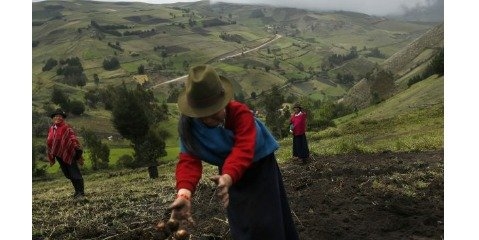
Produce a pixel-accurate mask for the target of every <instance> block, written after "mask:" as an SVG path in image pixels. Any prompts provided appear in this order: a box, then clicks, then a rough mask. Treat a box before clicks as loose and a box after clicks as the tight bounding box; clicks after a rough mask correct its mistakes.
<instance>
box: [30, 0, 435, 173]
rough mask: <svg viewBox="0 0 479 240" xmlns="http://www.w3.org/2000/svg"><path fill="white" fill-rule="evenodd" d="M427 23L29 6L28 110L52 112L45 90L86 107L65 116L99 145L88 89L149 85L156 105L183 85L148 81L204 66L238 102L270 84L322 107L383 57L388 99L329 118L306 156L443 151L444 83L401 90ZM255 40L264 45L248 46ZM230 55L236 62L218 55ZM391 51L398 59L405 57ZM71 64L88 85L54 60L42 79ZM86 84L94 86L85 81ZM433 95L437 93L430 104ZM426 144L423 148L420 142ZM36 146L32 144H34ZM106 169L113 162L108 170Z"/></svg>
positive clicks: (183, 8)
mask: <svg viewBox="0 0 479 240" xmlns="http://www.w3.org/2000/svg"><path fill="white" fill-rule="evenodd" d="M436 25H437V23H418V22H401V21H398V20H392V19H387V18H383V17H375V16H369V15H366V14H358V13H351V12H341V11H340V12H314V11H307V10H298V9H291V8H274V7H271V6H253V5H243V4H241V5H238V4H225V3H218V4H213V5H211V4H209V1H199V2H192V3H175V4H146V3H136V2H117V3H115V2H95V1H77V0H72V1H59V0H49V1H42V2H34V3H32V47H33V48H32V109H33V112H35V113H40V114H43V115H46V111H48V110H49V109H52V108H54V107H57V106H56V105H55V104H53V103H52V100H51V99H52V92H53V88H54V87H55V88H56V89H59V90H60V91H61V92H63V93H64V94H66V95H67V96H68V97H69V98H70V100H77V101H81V102H84V103H85V111H84V113H83V114H81V115H79V116H76V115H73V114H70V116H69V118H68V120H69V122H70V123H71V124H72V125H73V126H75V128H76V129H82V128H88V129H90V130H93V131H94V132H95V133H97V135H99V136H100V137H101V138H102V140H103V141H105V142H108V141H107V140H106V138H107V137H108V136H115V137H117V138H119V134H118V133H117V131H116V130H115V129H114V127H113V126H112V123H111V113H110V112H109V111H107V110H105V109H104V108H103V105H102V104H101V103H100V104H99V106H98V107H96V108H93V107H89V106H88V105H87V104H86V100H85V94H86V93H87V92H88V91H93V90H98V89H107V88H109V87H111V86H116V85H119V84H121V83H122V82H125V83H126V84H127V85H128V86H134V85H135V84H136V83H137V82H136V81H137V79H147V81H146V82H145V86H146V87H152V86H158V87H154V88H151V90H152V91H153V92H154V94H155V96H156V97H157V98H158V101H159V102H166V101H167V99H168V97H169V95H170V94H171V93H172V92H174V90H175V89H178V88H180V87H181V81H180V82H176V83H171V84H164V85H158V84H160V83H162V82H165V81H168V80H171V79H174V78H177V77H180V76H183V75H185V74H186V73H187V69H188V67H189V66H193V65H195V64H202V63H209V64H212V65H214V66H215V67H216V68H217V69H218V70H219V71H220V72H221V73H222V74H223V75H225V76H226V77H228V78H229V79H231V80H232V81H233V83H234V86H235V93H236V94H242V95H243V96H245V97H246V98H249V97H250V96H251V95H252V93H257V94H260V93H262V92H267V91H268V90H270V89H271V87H272V86H273V85H277V86H281V89H282V91H283V94H284V95H285V96H289V95H294V96H296V97H298V98H300V97H303V96H304V97H307V98H309V99H311V100H313V101H316V100H320V101H331V100H338V99H341V98H342V97H344V96H345V95H346V94H347V93H348V91H350V90H351V88H352V87H353V86H354V85H355V84H357V83H358V82H359V83H360V81H361V79H364V78H365V77H367V76H368V75H369V74H370V73H371V72H372V71H373V70H374V69H376V68H377V67H378V66H386V65H388V64H389V65H391V64H392V60H391V59H396V60H397V59H399V60H401V61H399V62H401V64H402V65H400V66H396V65H394V64H392V66H394V67H395V71H397V72H398V73H399V75H398V78H397V79H395V83H396V84H397V85H398V86H399V87H398V89H399V90H400V91H397V92H395V93H398V94H396V95H394V96H393V98H391V99H388V100H386V101H383V102H381V103H380V104H378V105H375V106H372V107H370V108H366V109H362V110H359V111H358V112H356V113H355V114H352V115H348V116H346V117H343V118H340V119H337V120H335V122H336V125H337V126H336V127H335V128H331V129H327V130H325V131H321V132H311V133H309V136H310V138H311V149H312V151H313V152H315V153H317V154H334V153H338V152H342V151H361V152H371V151H376V150H377V151H382V150H385V149H387V150H421V149H427V148H434V149H436V148H439V147H440V146H442V137H440V135H441V134H440V133H441V132H442V125H441V124H439V123H438V122H441V123H442V121H441V119H443V116H442V115H443V114H442V104H443V94H442V93H443V78H442V77H441V78H437V79H436V78H429V79H427V80H425V81H422V82H420V83H417V84H415V85H413V86H412V87H411V88H409V89H407V87H405V85H406V84H407V82H408V80H409V78H410V77H412V76H414V75H415V74H416V73H420V72H422V70H421V68H424V66H425V64H427V61H428V60H429V59H430V58H431V56H433V55H434V53H435V52H436V50H437V49H433V48H425V49H422V50H421V51H420V52H417V53H415V55H408V54H404V53H405V52H406V53H409V52H407V51H405V50H404V49H406V48H407V47H408V46H411V44H412V43H415V42H417V40H416V39H418V38H419V37H421V36H423V35H424V34H425V33H427V32H430V30H431V29H433V28H434V27H435V26H436ZM275 37H279V38H278V39H275ZM273 39H274V41H272V40H273ZM269 41H271V42H269ZM263 44H266V45H265V46H263V47H261V48H259V49H255V48H256V47H258V46H261V45H263ZM351 52H354V53H355V54H356V57H354V58H352V59H346V60H344V61H339V62H336V63H334V64H333V63H332V62H331V61H332V60H331V59H330V58H331V57H332V56H335V55H336V56H339V57H340V58H341V57H344V56H347V55H348V54H350V53H351ZM373 52H375V53H376V54H378V53H379V55H374V54H372V53H373ZM398 53H403V54H398ZM232 54H239V55H238V56H236V57H231V58H227V57H229V56H231V55H232ZM398 55H400V56H408V57H410V58H407V59H409V60H410V61H405V58H398V57H397V56H398ZM393 56H395V58H392V57H393ZM69 58H78V59H79V60H80V62H81V64H82V67H83V74H84V77H85V79H86V82H85V85H84V86H76V85H72V84H70V83H68V82H67V81H66V80H65V79H66V78H65V77H64V76H63V75H61V74H58V72H59V71H60V70H61V65H60V64H58V65H55V66H54V67H53V68H51V69H50V70H45V71H43V68H44V67H45V66H46V64H47V62H48V61H49V59H54V60H56V61H58V62H61V61H63V60H65V59H69ZM112 58H116V59H118V61H119V67H118V68H116V69H114V70H106V69H105V67H104V63H105V60H108V59H112ZM393 63H394V62H393ZM389 65H388V66H389ZM140 66H143V67H144V69H145V71H144V73H142V74H140V73H139V72H138V70H139V67H140ZM406 69H407V71H406ZM344 75H350V76H352V80H351V81H349V82H347V83H344V82H341V81H340V80H338V76H344ZM95 76H98V82H95V81H94V79H95ZM438 79H439V80H438ZM421 86H422V87H421ZM440 89H442V91H440ZM403 90H404V92H401V91H403ZM412 92H415V94H412ZM426 93H427V94H426ZM431 93H435V94H436V95H435V96H429V95H428V94H431ZM409 95H411V96H409ZM408 96H409V97H408ZM412 96H414V97H412ZM419 96H424V97H425V98H426V97H427V98H431V100H428V101H429V103H428V104H426V105H424V106H425V107H422V106H423V104H425V103H424V101H425V100H424V99H422V98H420V97H419ZM394 99H396V100H394ZM434 99H435V100H434ZM439 102H440V103H439ZM433 103H434V104H433ZM404 106H407V107H404ZM168 107H169V114H170V119H169V120H168V121H167V122H165V123H164V124H163V125H164V126H163V127H162V128H163V129H166V130H167V131H168V132H169V133H170V135H171V137H170V138H169V139H167V147H168V148H169V149H168V151H169V155H168V156H167V157H165V159H163V160H164V161H172V160H174V159H175V155H176V153H177V151H178V149H177V147H176V144H177V142H176V141H177V136H176V118H177V116H178V112H177V109H176V104H175V101H174V100H173V101H169V102H168ZM400 109H403V110H400ZM392 111H402V112H392ZM317 114H319V113H317ZM398 116H402V117H401V118H399V117H398ZM425 116H428V117H431V119H430V120H428V118H427V117H425ZM405 119H411V120H412V121H411V122H407V121H406V120H405ZM35 120H37V119H34V121H35ZM412 123H414V124H412ZM406 125H407V126H406ZM409 125H410V126H409ZM422 125H425V126H429V125H432V126H433V129H434V130H431V131H432V132H426V133H425V134H423V135H418V129H422V128H421V126H422ZM388 128H392V129H395V130H391V131H389V130H388ZM396 128H397V129H396ZM358 129H359V130H358ZM439 129H441V132H439V133H438V131H439ZM373 130H374V131H373ZM424 131H426V130H424ZM386 132H387V133H388V134H385V133H386ZM433 133H434V134H433ZM338 136H339V137H338ZM376 136H382V138H385V137H387V138H388V139H390V138H393V139H395V140H394V141H387V140H386V139H378V138H377V137H376ZM422 136H429V138H428V139H424V137H422ZM430 140H432V141H430ZM288 141H289V140H288V139H284V140H282V141H281V144H282V146H284V147H282V148H281V150H280V153H279V155H280V156H281V158H282V159H283V160H285V159H287V156H288V151H289V147H290V146H289V145H288V144H289V143H288ZM424 141H428V142H430V144H429V145H427V144H426V145H427V146H423V145H424V144H425V143H423V142H424ZM415 142H417V143H415ZM35 143H38V144H39V145H41V144H42V138H34V144H35ZM108 143H109V144H110V145H111V146H110V147H111V148H112V154H118V152H122V151H123V150H122V149H124V148H125V147H129V143H128V142H125V141H118V142H108ZM391 144H393V145H394V146H392V145H391ZM116 149H118V152H116V151H117V150H116ZM115 156H116V155H115ZM116 161H117V159H112V163H111V164H113V163H115V162H116Z"/></svg>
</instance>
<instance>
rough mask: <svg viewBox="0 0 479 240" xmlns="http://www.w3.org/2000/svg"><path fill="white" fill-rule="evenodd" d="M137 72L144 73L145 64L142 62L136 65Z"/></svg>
mask: <svg viewBox="0 0 479 240" xmlns="http://www.w3.org/2000/svg"><path fill="white" fill-rule="evenodd" d="M138 74H145V66H144V65H143V64H140V66H138Z"/></svg>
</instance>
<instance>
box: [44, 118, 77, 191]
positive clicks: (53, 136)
mask: <svg viewBox="0 0 479 240" xmlns="http://www.w3.org/2000/svg"><path fill="white" fill-rule="evenodd" d="M50 117H51V118H52V121H53V124H52V125H51V126H50V128H49V131H48V137H47V156H48V161H49V162H50V166H53V164H55V160H56V161H58V164H60V168H61V170H62V172H63V174H64V175H65V177H66V178H68V179H70V181H71V182H72V184H73V188H74V189H75V193H74V194H73V198H75V199H78V198H83V197H84V196H85V192H84V182H83V177H82V174H81V172H80V168H79V167H78V164H80V165H83V156H82V153H83V150H82V147H81V145H80V142H79V141H78V139H77V136H76V135H75V132H74V131H73V129H72V128H71V127H70V125H68V124H67V123H66V122H65V118H67V114H66V113H65V112H64V111H63V110H62V109H57V110H56V111H55V112H53V113H52V114H51V115H50Z"/></svg>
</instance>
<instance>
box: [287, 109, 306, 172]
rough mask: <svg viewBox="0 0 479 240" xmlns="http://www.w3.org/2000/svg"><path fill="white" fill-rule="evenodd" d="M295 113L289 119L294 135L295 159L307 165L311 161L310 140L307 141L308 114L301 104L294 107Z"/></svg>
mask: <svg viewBox="0 0 479 240" xmlns="http://www.w3.org/2000/svg"><path fill="white" fill-rule="evenodd" d="M293 111H294V113H293V114H291V118H290V119H289V123H290V132H291V133H292V134H293V158H294V159H301V161H302V162H303V163H306V162H307V161H308V159H309V148H308V140H307V139H306V117H307V114H306V112H305V111H303V109H302V108H301V105H300V104H299V103H295V104H294V106H293Z"/></svg>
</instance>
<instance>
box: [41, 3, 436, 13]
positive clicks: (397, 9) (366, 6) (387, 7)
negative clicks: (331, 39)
mask: <svg viewBox="0 0 479 240" xmlns="http://www.w3.org/2000/svg"><path fill="white" fill-rule="evenodd" d="M32 1H33V2H37V1H40V0H32ZM102 1H109V2H146V3H157V4H163V3H174V2H196V1H195V0H102ZM220 1H221V2H229V3H245V4H268V5H275V6H282V7H300V8H305V9H318V10H345V11H353V12H362V13H366V14H370V15H389V14H400V13H402V12H404V10H405V9H407V8H413V7H416V6H426V5H429V4H432V3H434V2H436V1H444V0H210V2H211V3H215V2H220Z"/></svg>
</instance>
